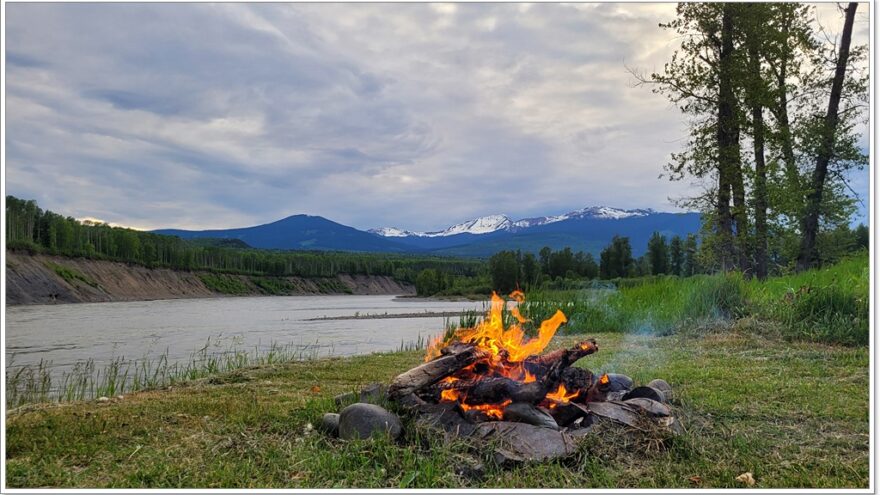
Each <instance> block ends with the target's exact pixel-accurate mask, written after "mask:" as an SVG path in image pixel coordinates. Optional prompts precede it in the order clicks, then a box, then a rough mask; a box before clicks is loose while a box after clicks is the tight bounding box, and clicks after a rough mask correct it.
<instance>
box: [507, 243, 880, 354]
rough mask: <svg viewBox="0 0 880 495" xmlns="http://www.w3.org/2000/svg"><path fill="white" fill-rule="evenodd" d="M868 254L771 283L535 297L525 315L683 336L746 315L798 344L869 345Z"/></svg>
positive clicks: (585, 328)
mask: <svg viewBox="0 0 880 495" xmlns="http://www.w3.org/2000/svg"><path fill="white" fill-rule="evenodd" d="M869 283H870V276H869V269H868V257H867V253H864V254H861V255H858V256H854V257H852V258H849V259H846V260H844V261H842V262H841V263H838V264H837V265H834V266H832V267H828V268H824V269H818V270H811V271H807V272H803V273H800V274H795V275H787V276H781V277H774V278H771V279H769V280H767V281H764V282H761V281H758V280H754V279H752V280H745V279H744V278H743V277H742V275H740V274H737V273H734V274H719V275H698V276H694V277H689V278H683V279H682V278H678V277H672V276H669V277H653V278H652V279H650V280H645V281H642V282H641V283H639V284H633V285H626V286H621V287H620V288H619V289H618V290H607V289H591V290H564V291H543V292H536V293H532V294H530V295H529V300H527V302H526V305H525V307H524V309H523V311H524V313H525V314H527V315H529V316H530V317H532V318H533V319H535V320H537V321H540V320H543V319H544V318H547V317H549V316H550V315H551V314H552V312H553V311H555V309H556V308H557V307H558V308H561V309H562V310H563V312H564V313H565V314H566V315H570V319H569V320H570V321H569V324H568V326H567V329H566V330H567V331H568V332H571V333H585V332H586V333H589V332H596V331H614V332H640V333H659V334H670V333H675V332H677V331H678V330H679V329H682V328H688V327H691V326H693V325H699V324H702V323H705V322H707V321H715V320H731V319H736V318H741V317H744V316H751V317H756V318H759V319H761V320H764V321H767V322H772V323H774V324H778V326H777V330H778V331H779V332H780V333H781V334H782V335H783V336H784V337H786V338H788V339H790V340H807V341H812V342H826V343H838V344H845V345H867V343H868V334H869V332H868V327H869Z"/></svg>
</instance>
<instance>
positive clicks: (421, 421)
mask: <svg viewBox="0 0 880 495" xmlns="http://www.w3.org/2000/svg"><path fill="white" fill-rule="evenodd" d="M418 411H419V415H418V419H416V424H418V425H419V426H420V427H422V428H433V429H439V430H442V431H443V432H444V433H445V434H446V438H449V439H451V438H456V437H467V436H470V434H471V433H473V432H474V428H475V426H474V425H473V423H471V422H469V421H467V420H465V419H464V417H463V416H462V415H461V414H460V413H459V410H458V406H457V405H456V404H455V403H453V402H442V403H440V404H425V405H423V406H420V407H419V409H418Z"/></svg>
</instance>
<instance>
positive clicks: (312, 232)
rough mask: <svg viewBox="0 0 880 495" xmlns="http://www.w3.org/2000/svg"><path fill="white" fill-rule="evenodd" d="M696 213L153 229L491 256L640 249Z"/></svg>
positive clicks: (591, 212) (332, 247)
mask: <svg viewBox="0 0 880 495" xmlns="http://www.w3.org/2000/svg"><path fill="white" fill-rule="evenodd" d="M699 224H700V214H698V213H667V212H658V211H655V210H652V209H630V210H626V209H621V208H612V207H607V206H589V207H586V208H581V209H578V210H573V211H570V212H568V213H564V214H561V215H550V216H544V217H531V218H524V219H520V220H513V219H511V218H510V217H509V216H507V215H504V214H493V215H486V216H482V217H478V218H475V219H472V220H468V221H466V222H461V223H457V224H455V225H452V226H450V227H448V228H446V229H444V230H440V231H434V232H413V231H409V230H404V229H399V228H394V227H385V228H379V229H370V230H368V231H363V230H359V229H355V228H353V227H349V226H347V225H343V224H341V223H338V222H334V221H332V220H329V219H327V218H324V217H321V216H315V215H305V214H297V215H290V216H288V217H285V218H283V219H281V220H277V221H275V222H271V223H267V224H263V225H255V226H252V227H243V228H235V229H212V230H200V231H197V230H182V229H159V230H154V231H153V232H155V233H158V234H166V235H176V236H178V237H181V238H183V239H207V238H214V239H230V240H232V239H234V240H238V241H241V242H243V243H246V244H247V245H249V246H252V247H255V248H261V249H282V250H326V251H360V252H388V253H421V254H429V255H430V254H435V255H440V256H477V257H486V256H491V255H492V254H494V253H495V252H497V251H500V250H504V249H521V250H523V251H532V252H537V251H538V250H540V249H541V248H542V247H543V246H549V247H551V248H553V249H561V248H563V247H566V246H568V247H571V248H572V249H575V250H584V251H587V252H590V253H593V254H594V255H598V254H599V251H600V250H601V248H602V247H603V246H604V245H607V244H608V242H610V240H611V238H612V237H613V236H614V235H621V236H626V237H630V239H631V245H632V248H633V254H634V255H636V256H638V255H639V254H641V253H642V252H644V250H645V245H646V244H647V239H648V238H649V237H650V236H651V235H652V234H653V233H654V232H655V231H657V232H660V233H661V234H663V235H666V236H673V235H679V236H685V235H687V234H689V233H693V232H696V231H697V230H698V229H699Z"/></svg>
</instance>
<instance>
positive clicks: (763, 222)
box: [749, 40, 768, 280]
mask: <svg viewBox="0 0 880 495" xmlns="http://www.w3.org/2000/svg"><path fill="white" fill-rule="evenodd" d="M749 65H750V67H751V71H752V74H753V75H757V76H756V77H760V70H761V62H760V60H759V54H758V44H757V43H756V42H755V41H754V40H752V42H751V43H750V44H749ZM752 91H753V94H752V102H751V107H752V133H753V134H754V135H753V136H752V144H754V152H755V275H756V276H757V277H758V279H760V280H764V279H765V278H767V202H768V201H767V165H766V163H765V161H764V108H763V106H762V105H761V91H762V87H761V86H760V85H758V86H756V87H754V88H752Z"/></svg>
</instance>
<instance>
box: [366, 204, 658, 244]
mask: <svg viewBox="0 0 880 495" xmlns="http://www.w3.org/2000/svg"><path fill="white" fill-rule="evenodd" d="M654 213H664V212H658V211H655V210H653V209H651V208H646V209H644V208H636V209H631V210H627V209H623V208H614V207H610V206H587V207H585V208H581V209H579V210H572V211H570V212H568V213H563V214H561V215H549V216H543V217H531V218H523V219H520V220H512V219H511V218H510V217H509V216H507V215H505V214H494V215H486V216H482V217H477V218H475V219H473V220H468V221H466V222H461V223H457V224H455V225H452V226H450V227H448V228H446V229H444V230H439V231H432V232H418V231H412V230H405V229H400V228H397V227H379V228H375V229H368V230H367V232H370V233H372V234H376V235H380V236H382V237H444V236H451V235H458V234H488V233H491V232H497V231H499V230H509V231H514V232H515V231H517V230H518V229H523V228H530V227H537V226H539V225H547V224H549V223H556V222H562V221H565V220H570V219H572V218H595V219H608V220H619V219H621V218H630V217H636V216H646V215H651V214H654Z"/></svg>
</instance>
